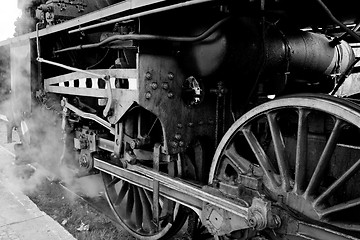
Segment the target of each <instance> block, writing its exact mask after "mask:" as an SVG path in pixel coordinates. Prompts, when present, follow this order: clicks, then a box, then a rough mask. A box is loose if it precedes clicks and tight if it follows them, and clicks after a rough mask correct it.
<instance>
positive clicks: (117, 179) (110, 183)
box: [106, 177, 120, 188]
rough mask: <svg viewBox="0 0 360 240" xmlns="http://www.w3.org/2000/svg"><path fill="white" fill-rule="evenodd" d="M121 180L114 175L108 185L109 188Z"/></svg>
mask: <svg viewBox="0 0 360 240" xmlns="http://www.w3.org/2000/svg"><path fill="white" fill-rule="evenodd" d="M119 181H120V178H116V177H114V178H113V180H111V182H109V183H108V184H107V185H106V187H107V188H111V187H112V186H114V185H115V184H117V183H118V182H119Z"/></svg>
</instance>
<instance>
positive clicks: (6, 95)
mask: <svg viewBox="0 0 360 240" xmlns="http://www.w3.org/2000/svg"><path fill="white" fill-rule="evenodd" d="M34 1H35V0H33V1H30V0H18V6H19V8H22V9H27V8H28V7H29V6H31V3H32V2H34ZM36 1H37V2H42V1H41V0H36ZM15 26H16V28H17V29H16V31H17V33H18V34H22V33H24V32H28V31H29V29H31V28H32V26H34V22H32V20H31V16H30V15H29V12H26V11H25V12H23V15H22V17H21V19H18V20H17V21H16V23H15ZM23 52H25V51H22V50H21V49H20V51H18V52H17V53H15V54H14V52H12V50H11V49H10V48H9V46H0V114H1V115H6V117H7V118H8V119H9V120H10V121H12V120H14V119H26V125H25V124H21V122H19V121H17V122H16V121H15V122H16V123H17V128H18V129H17V130H18V132H24V133H25V134H24V135H23V136H22V134H20V137H21V138H22V140H23V141H26V140H29V135H28V134H29V133H30V138H31V145H30V147H29V148H17V154H18V158H17V161H20V162H21V161H23V165H13V164H6V166H5V167H3V168H2V169H1V171H2V176H4V177H5V178H7V179H8V180H9V181H8V182H10V183H11V187H12V188H17V189H19V190H22V191H26V192H29V191H36V189H37V187H38V186H39V185H40V184H41V183H42V182H43V181H44V180H45V178H58V179H59V180H61V181H63V182H65V183H66V185H67V186H69V187H70V188H72V189H74V190H75V191H77V192H78V193H79V194H81V195H85V196H88V197H93V196H98V195H99V193H100V192H101V191H103V184H102V181H101V179H100V177H99V176H91V177H84V178H77V177H75V171H74V170H73V169H71V168H70V167H68V166H65V165H61V164H60V157H61V155H62V154H63V145H64V142H63V138H64V135H63V132H62V129H61V116H60V115H59V113H58V112H56V111H53V110H49V109H47V108H45V107H44V106H37V105H34V104H31V103H32V102H33V101H34V96H30V91H32V90H33V89H31V88H32V87H31V86H30V73H29V70H30V69H27V68H26V66H25V67H24V68H23V69H20V70H19V69H11V67H10V65H12V64H13V63H15V62H17V61H20V62H21V61H24V60H25V61H26V60H27V61H28V60H29V56H27V55H23V56H18V55H21V54H19V53H23ZM22 65H24V64H22V63H20V64H18V66H22ZM25 65H26V64H25ZM10 79H12V80H10ZM10 90H11V92H10ZM15 90H16V91H15ZM14 110H15V111H14ZM14 113H15V114H14ZM21 130H22V131H21ZM71 150H72V149H70V151H71ZM73 161H74V162H75V163H76V162H77V160H76V159H73ZM28 163H31V164H32V166H35V168H36V169H34V168H29V167H27V166H29V165H27V164H28Z"/></svg>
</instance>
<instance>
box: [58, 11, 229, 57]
mask: <svg viewBox="0 0 360 240" xmlns="http://www.w3.org/2000/svg"><path fill="white" fill-rule="evenodd" d="M229 18H230V17H227V18H224V19H222V20H220V21H218V22H217V23H215V24H214V25H213V26H211V27H210V28H209V29H207V30H206V31H204V32H203V33H201V34H200V35H198V36H195V37H173V36H162V35H151V34H127V35H116V36H111V37H109V38H107V39H105V40H103V41H101V42H99V43H92V44H87V45H79V46H75V47H69V48H64V49H61V50H57V51H54V53H62V52H67V51H73V50H82V49H89V48H97V47H101V46H103V45H106V44H108V43H111V42H113V41H128V40H136V41H169V42H198V41H202V40H204V39H206V38H207V37H209V36H210V35H211V34H213V33H214V32H215V31H216V30H217V29H218V28H219V27H220V26H221V25H222V24H224V23H225V22H226V21H228V20H229Z"/></svg>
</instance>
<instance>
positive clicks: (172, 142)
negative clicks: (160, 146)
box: [170, 141, 178, 148]
mask: <svg viewBox="0 0 360 240" xmlns="http://www.w3.org/2000/svg"><path fill="white" fill-rule="evenodd" d="M170 144H171V146H172V147H173V148H177V147H178V143H177V142H175V141H171V142H170Z"/></svg>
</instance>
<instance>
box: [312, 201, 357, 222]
mask: <svg viewBox="0 0 360 240" xmlns="http://www.w3.org/2000/svg"><path fill="white" fill-rule="evenodd" d="M359 205H360V198H356V199H353V200H351V201H347V202H344V203H340V204H337V205H334V206H332V207H329V208H326V209H324V210H321V211H319V216H320V217H321V218H323V217H326V216H328V215H329V214H332V213H336V212H341V211H344V210H348V209H350V208H353V207H356V206H359Z"/></svg>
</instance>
